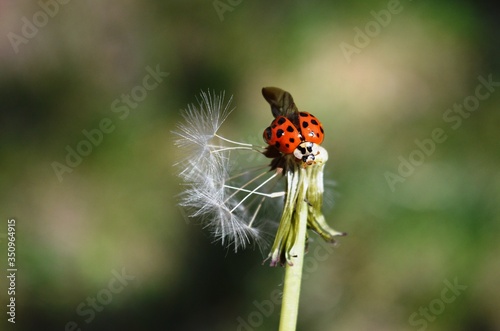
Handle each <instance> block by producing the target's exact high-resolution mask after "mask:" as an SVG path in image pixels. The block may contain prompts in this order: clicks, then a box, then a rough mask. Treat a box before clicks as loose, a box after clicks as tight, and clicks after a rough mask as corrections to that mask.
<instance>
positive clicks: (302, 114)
mask: <svg viewBox="0 0 500 331" xmlns="http://www.w3.org/2000/svg"><path fill="white" fill-rule="evenodd" d="M299 115H300V117H308V116H309V114H308V113H304V112H300V113H299Z"/></svg>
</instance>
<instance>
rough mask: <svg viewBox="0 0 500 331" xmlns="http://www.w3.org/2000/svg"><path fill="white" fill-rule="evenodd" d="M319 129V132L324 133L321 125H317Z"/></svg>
mask: <svg viewBox="0 0 500 331" xmlns="http://www.w3.org/2000/svg"><path fill="white" fill-rule="evenodd" d="M319 130H320V131H321V133H323V134H324V133H325V132H324V131H323V127H322V126H320V127H319Z"/></svg>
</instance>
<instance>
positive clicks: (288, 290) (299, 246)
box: [279, 168, 308, 331]
mask: <svg viewBox="0 0 500 331" xmlns="http://www.w3.org/2000/svg"><path fill="white" fill-rule="evenodd" d="M293 176H300V177H299V181H298V182H299V185H298V190H299V192H298V196H297V200H296V204H295V213H294V215H293V217H294V218H295V219H294V222H296V224H297V228H296V229H297V236H296V241H295V243H294V245H293V247H292V249H291V257H290V261H289V262H291V263H292V264H290V263H289V264H287V266H286V271H285V281H284V285H283V300H282V305H281V317H280V327H279V331H293V330H295V329H296V326H297V316H298V312H299V297H300V285H301V282H302V269H303V267H302V266H303V263H304V253H305V245H306V231H307V202H306V192H307V186H308V180H307V176H306V171H305V169H303V168H300V169H299V170H298V171H294V174H293Z"/></svg>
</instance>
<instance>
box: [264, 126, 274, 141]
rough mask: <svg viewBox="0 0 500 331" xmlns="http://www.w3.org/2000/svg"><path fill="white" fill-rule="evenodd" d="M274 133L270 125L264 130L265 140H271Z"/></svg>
mask: <svg viewBox="0 0 500 331" xmlns="http://www.w3.org/2000/svg"><path fill="white" fill-rule="evenodd" d="M272 135H273V132H272V131H271V128H269V127H268V128H266V129H265V130H264V140H265V141H266V142H268V141H269V140H271V137H272Z"/></svg>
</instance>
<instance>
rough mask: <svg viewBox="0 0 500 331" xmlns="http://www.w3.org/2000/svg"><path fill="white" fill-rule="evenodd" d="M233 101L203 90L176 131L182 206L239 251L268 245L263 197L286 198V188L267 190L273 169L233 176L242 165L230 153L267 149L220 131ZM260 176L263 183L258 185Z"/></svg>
mask: <svg viewBox="0 0 500 331" xmlns="http://www.w3.org/2000/svg"><path fill="white" fill-rule="evenodd" d="M231 100H232V98H229V100H228V101H227V102H225V101H224V93H221V94H220V95H216V94H215V93H205V92H202V93H201V99H200V100H199V104H198V106H194V105H189V106H188V108H187V109H186V110H184V111H183V113H182V116H183V118H184V121H183V122H182V123H180V124H178V126H177V131H176V132H174V134H176V136H177V139H176V141H175V145H176V146H177V147H179V150H180V151H181V153H182V155H181V157H180V161H179V162H178V163H177V166H178V167H179V169H180V172H179V176H180V177H181V179H182V180H183V185H184V186H183V187H184V190H183V191H182V192H181V194H180V195H179V197H180V205H181V206H183V207H184V208H186V209H187V210H188V213H189V216H190V217H195V218H198V219H199V220H200V222H201V223H202V224H203V226H204V227H206V228H207V229H209V230H210V232H211V233H212V234H213V236H214V238H215V240H217V241H220V242H221V243H222V244H223V245H226V246H228V247H232V248H233V249H234V250H235V251H237V250H238V249H240V248H245V247H246V246H247V245H248V244H250V243H257V244H258V245H259V246H264V245H265V242H264V239H265V236H266V235H267V229H268V228H269V225H270V224H266V221H267V220H266V219H264V218H262V219H260V218H259V217H257V214H258V213H259V211H260V210H261V209H262V205H263V202H264V200H265V199H268V198H269V199H271V198H275V197H279V196H282V195H283V192H282V191H281V192H278V193H274V192H270V191H269V190H268V189H270V188H272V187H273V186H272V183H271V182H272V181H273V180H274V179H275V177H276V175H275V174H273V173H270V172H269V171H266V172H263V173H260V174H259V175H257V176H252V175H253V173H254V172H255V171H256V170H258V169H259V168H256V169H253V170H254V171H252V170H250V171H244V172H240V173H239V174H237V175H235V174H234V173H235V172H237V170H238V167H239V166H238V162H237V161H238V160H237V159H234V158H232V157H231V156H232V155H233V154H232V153H235V152H238V151H242V152H246V153H256V152H257V153H259V154H261V153H262V151H263V148H262V147H259V146H254V145H252V144H248V143H243V142H238V141H235V140H232V139H228V138H225V137H223V136H222V135H220V134H219V133H218V131H219V129H220V127H221V125H222V123H223V122H224V121H225V120H226V118H227V116H228V115H229V114H230V113H231V111H232V109H231V108H230V103H231ZM264 160H265V158H262V161H264ZM260 168H262V167H260ZM260 179H263V180H264V182H262V183H257V181H258V180H260ZM264 186H267V187H266V188H263V187H264ZM262 189H264V190H262ZM263 199H264V200H263ZM268 223H270V222H268Z"/></svg>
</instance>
